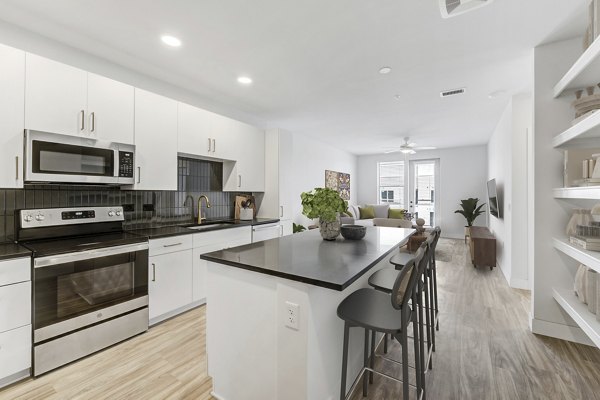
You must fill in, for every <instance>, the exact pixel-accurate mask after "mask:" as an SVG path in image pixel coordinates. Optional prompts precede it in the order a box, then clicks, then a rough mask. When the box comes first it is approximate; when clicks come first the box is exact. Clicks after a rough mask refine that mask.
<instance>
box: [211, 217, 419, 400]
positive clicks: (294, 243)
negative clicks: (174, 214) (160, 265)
mask: <svg viewBox="0 0 600 400" xmlns="http://www.w3.org/2000/svg"><path fill="white" fill-rule="evenodd" d="M414 233H415V231H414V230H413V229H402V228H383V227H368V228H367V234H366V236H365V238H364V239H363V240H359V241H350V240H344V239H343V238H341V236H340V237H339V238H338V239H337V240H335V241H331V242H328V241H324V240H322V239H321V236H320V234H319V232H318V231H317V230H313V231H308V232H304V233H299V234H294V235H291V236H286V237H282V238H277V239H272V240H267V241H264V242H259V243H253V244H250V245H245V246H239V247H234V248H230V249H226V250H220V251H216V252H213V253H207V254H204V255H202V256H201V258H202V259H204V260H207V261H208V270H207V277H206V280H207V288H208V289H207V313H206V320H207V321H206V332H207V339H206V347H207V357H208V373H209V375H210V376H211V377H212V379H213V395H214V396H215V397H216V398H218V399H222V400H236V399H248V400H253V399H261V400H269V399H273V400H275V399H289V400H294V399H310V400H313V399H323V400H327V399H337V398H339V390H340V389H339V384H340V375H341V364H342V341H343V322H342V321H341V320H340V319H339V318H338V317H337V314H336V309H337V306H338V304H339V303H340V302H341V301H342V300H343V299H344V298H345V297H346V296H348V295H349V294H350V293H352V292H353V291H355V290H357V289H359V288H363V287H368V283H367V280H368V278H369V276H370V275H371V273H372V272H374V271H376V270H378V269H380V268H383V267H388V266H389V265H390V264H389V258H390V257H391V256H392V255H393V254H395V252H396V251H397V249H398V248H399V246H401V245H403V244H405V243H406V241H407V240H408V238H409V237H410V236H411V235H412V234H414ZM290 310H291V311H292V315H290ZM293 314H295V315H293ZM363 332H364V331H362V330H359V329H352V330H351V332H350V353H349V363H348V386H350V385H351V384H352V381H353V377H354V376H356V375H357V374H358V371H359V370H360V368H361V365H362V346H363V338H364V336H363V335H364V333H363Z"/></svg>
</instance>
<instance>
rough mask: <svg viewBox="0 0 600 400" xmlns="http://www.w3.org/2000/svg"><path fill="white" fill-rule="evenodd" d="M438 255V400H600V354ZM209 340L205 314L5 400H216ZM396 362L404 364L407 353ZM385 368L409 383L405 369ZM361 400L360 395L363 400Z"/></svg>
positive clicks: (516, 293) (485, 278)
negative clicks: (540, 323)
mask: <svg viewBox="0 0 600 400" xmlns="http://www.w3.org/2000/svg"><path fill="white" fill-rule="evenodd" d="M438 250H439V251H440V253H441V254H440V257H439V258H440V259H444V260H448V261H447V262H444V261H440V262H439V263H438V265H439V267H438V285H439V296H440V308H441V313H440V331H439V332H438V333H437V336H436V339H437V352H436V353H435V356H434V361H433V362H434V364H433V370H432V371H431V372H430V373H429V374H428V376H427V386H428V396H427V397H428V398H429V399H430V400H464V399H474V400H487V399H490V400H504V399H506V400H519V399H540V400H541V399H544V400H547V399H551V400H554V399H586V400H587V399H598V400H600V351H599V350H598V349H595V348H592V347H588V346H582V345H575V344H572V343H569V342H564V341H561V340H556V339H550V338H546V337H542V336H535V335H533V334H531V333H530V332H529V329H528V325H527V324H528V313H529V307H530V306H529V294H528V292H526V291H522V290H515V289H511V288H510V287H509V286H508V285H507V283H506V280H505V279H504V277H503V276H502V272H501V271H500V270H498V269H494V271H490V270H489V268H478V269H474V268H473V267H472V266H471V264H470V263H469V262H468V260H467V256H468V252H467V248H466V246H465V245H464V243H463V242H461V241H450V240H444V239H442V240H440V243H439V245H438ZM204 332H205V309H204V307H201V308H198V309H195V310H192V311H190V312H188V313H186V314H184V315H181V316H179V317H177V318H174V319H172V320H170V321H167V322H166V323H164V324H161V325H159V326H156V327H154V328H152V329H151V330H150V331H149V332H147V333H146V334H144V335H141V336H138V337H135V338H133V339H131V340H129V341H127V342H125V343H122V344H120V345H117V346H115V347H112V348H110V349H108V350H105V351H103V352H100V353H98V354H96V355H94V356H91V357H88V358H86V359H84V360H81V361H79V362H76V363H74V364H71V365H69V366H66V367H64V368H61V369H58V370H56V371H53V372H50V373H49V374H46V375H44V376H42V377H40V378H38V379H36V380H27V381H24V382H21V383H18V384H16V385H13V386H11V387H9V388H7V389H4V390H3V391H0V399H28V400H29V399H136V400H137V399H199V400H204V399H212V397H211V396H210V394H209V393H210V390H211V380H210V378H208V377H207V375H206V355H205V333H204ZM409 347H410V346H409ZM389 356H390V357H394V358H397V359H400V352H399V346H398V345H396V344H394V345H393V346H392V347H391V351H390V353H389ZM340 362H341V360H340ZM377 364H378V365H377V367H376V368H378V369H384V370H385V371H387V372H388V373H392V374H395V375H396V376H400V369H399V368H397V367H396V366H394V365H389V363H382V362H381V361H380V360H378V362H377ZM400 389H401V388H400V386H399V385H398V384H396V383H393V382H392V383H390V382H389V381H387V380H384V379H382V378H379V377H375V383H374V384H373V385H370V387H369V396H368V397H367V398H368V399H386V400H387V399H400V398H401V397H402V396H401V390H400ZM411 398H414V395H411ZM358 399H362V392H361V390H360V388H359V390H357V392H356V393H355V395H354V396H353V400H358ZM230 400H245V399H230ZM264 400H270V399H264ZM277 400H284V399H277ZM311 400H312V399H311ZM315 400H319V399H315Z"/></svg>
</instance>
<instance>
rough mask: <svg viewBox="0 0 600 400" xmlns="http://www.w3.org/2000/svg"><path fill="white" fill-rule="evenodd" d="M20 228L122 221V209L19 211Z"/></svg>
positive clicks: (115, 207)
mask: <svg viewBox="0 0 600 400" xmlns="http://www.w3.org/2000/svg"><path fill="white" fill-rule="evenodd" d="M19 213H20V215H19V216H20V225H21V228H40V227H48V226H60V225H74V224H87V223H95V222H119V221H124V220H125V216H124V214H123V207H121V206H113V207H79V208H41V209H36V210H21V211H20V212H19Z"/></svg>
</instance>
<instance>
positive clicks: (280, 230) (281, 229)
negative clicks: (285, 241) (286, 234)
mask: <svg viewBox="0 0 600 400" xmlns="http://www.w3.org/2000/svg"><path fill="white" fill-rule="evenodd" d="M279 237H283V225H279Z"/></svg>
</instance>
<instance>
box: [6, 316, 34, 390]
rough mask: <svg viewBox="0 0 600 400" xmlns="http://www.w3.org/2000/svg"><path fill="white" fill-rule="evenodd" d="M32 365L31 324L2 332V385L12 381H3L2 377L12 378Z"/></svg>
mask: <svg viewBox="0 0 600 400" xmlns="http://www.w3.org/2000/svg"><path fill="white" fill-rule="evenodd" d="M30 367H31V325H26V326H22V327H20V328H17V329H12V330H10V331H6V332H2V333H0V386H2V384H1V383H5V384H9V383H11V381H8V382H2V378H5V379H6V378H10V377H11V376H12V375H15V374H18V373H19V372H21V371H26V370H28V369H29V368H30ZM22 377H23V376H21V377H19V378H22ZM17 379H18V378H17ZM15 380H16V379H15Z"/></svg>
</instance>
